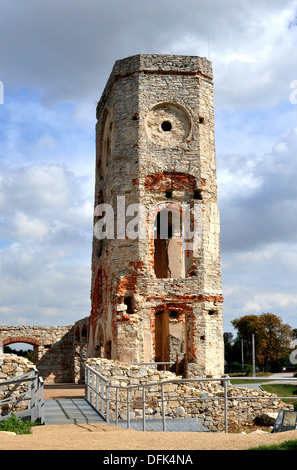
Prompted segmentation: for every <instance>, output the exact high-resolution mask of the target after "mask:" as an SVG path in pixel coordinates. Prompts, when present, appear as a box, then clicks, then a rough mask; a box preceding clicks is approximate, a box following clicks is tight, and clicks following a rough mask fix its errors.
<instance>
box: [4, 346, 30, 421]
mask: <svg viewBox="0 0 297 470" xmlns="http://www.w3.org/2000/svg"><path fill="white" fill-rule="evenodd" d="M33 366H34V364H33V363H32V362H30V361H28V359H26V358H24V357H20V356H17V355H16V354H4V355H3V356H2V361H1V363H0V400H3V399H5V398H8V397H10V395H12V396H18V395H22V398H21V399H18V400H15V402H14V403H13V404H6V405H2V406H0V416H4V415H6V414H7V413H9V412H11V411H14V412H15V411H20V410H23V409H25V408H27V405H28V403H27V398H28V394H27V391H28V383H21V384H9V385H8V384H5V385H1V382H3V381H5V380H8V379H12V378H14V377H17V376H19V375H23V374H26V373H27V372H29V371H30V370H31V369H32V368H33ZM23 394H24V395H23Z"/></svg>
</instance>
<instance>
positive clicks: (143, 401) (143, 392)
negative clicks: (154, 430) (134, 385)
mask: <svg viewBox="0 0 297 470" xmlns="http://www.w3.org/2000/svg"><path fill="white" fill-rule="evenodd" d="M142 430H143V431H145V387H144V386H143V388H142Z"/></svg>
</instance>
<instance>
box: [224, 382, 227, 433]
mask: <svg viewBox="0 0 297 470" xmlns="http://www.w3.org/2000/svg"><path fill="white" fill-rule="evenodd" d="M224 401H225V433H226V434H228V382H227V380H226V379H224Z"/></svg>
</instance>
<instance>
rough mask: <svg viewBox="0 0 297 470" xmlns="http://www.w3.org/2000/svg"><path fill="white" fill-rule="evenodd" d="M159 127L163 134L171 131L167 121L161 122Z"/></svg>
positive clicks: (169, 123) (170, 125)
mask: <svg viewBox="0 0 297 470" xmlns="http://www.w3.org/2000/svg"><path fill="white" fill-rule="evenodd" d="M161 127H162V130H163V131H164V132H170V131H171V129H172V124H171V122H169V121H163V122H162V124H161Z"/></svg>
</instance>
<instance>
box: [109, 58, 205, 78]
mask: <svg viewBox="0 0 297 470" xmlns="http://www.w3.org/2000/svg"><path fill="white" fill-rule="evenodd" d="M141 71H159V72H161V71H164V72H184V73H186V72H189V73H194V72H196V73H198V72H200V73H202V74H204V75H206V76H207V77H209V78H212V63H211V61H210V60H208V59H207V58H205V57H200V56H192V55H175V54H137V55H132V56H128V57H125V58H123V59H119V60H117V61H116V62H115V64H114V68H113V72H114V73H115V74H116V75H118V74H126V73H132V72H141Z"/></svg>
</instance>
